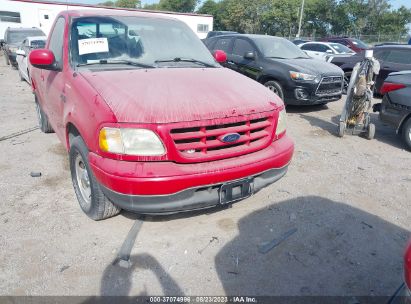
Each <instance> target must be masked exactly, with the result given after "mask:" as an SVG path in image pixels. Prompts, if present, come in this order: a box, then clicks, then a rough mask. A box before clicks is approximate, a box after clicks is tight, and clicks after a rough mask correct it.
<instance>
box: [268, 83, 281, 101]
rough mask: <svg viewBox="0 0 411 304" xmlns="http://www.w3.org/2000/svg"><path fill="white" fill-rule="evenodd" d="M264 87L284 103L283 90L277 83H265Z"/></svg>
mask: <svg viewBox="0 0 411 304" xmlns="http://www.w3.org/2000/svg"><path fill="white" fill-rule="evenodd" d="M264 86H265V87H266V88H268V89H269V90H270V91H272V92H273V93H274V94H276V95H277V96H278V97H280V98H281V99H282V100H283V101H284V93H283V88H282V87H281V85H280V84H279V83H278V82H277V81H274V80H269V81H267V82H266V83H264Z"/></svg>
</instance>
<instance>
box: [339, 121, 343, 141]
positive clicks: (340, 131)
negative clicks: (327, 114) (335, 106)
mask: <svg viewBox="0 0 411 304" xmlns="http://www.w3.org/2000/svg"><path fill="white" fill-rule="evenodd" d="M344 133H345V123H344V122H342V121H340V123H339V124H338V137H343V136H344Z"/></svg>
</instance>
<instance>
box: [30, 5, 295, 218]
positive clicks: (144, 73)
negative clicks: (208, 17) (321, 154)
mask: <svg viewBox="0 0 411 304" xmlns="http://www.w3.org/2000/svg"><path fill="white" fill-rule="evenodd" d="M225 59H226V54H224V53H223V52H221V51H220V52H216V53H215V58H213V56H212V55H211V54H210V53H209V52H208V50H207V48H206V47H205V46H204V44H203V43H202V42H201V41H200V40H199V39H198V37H197V36H196V34H195V33H194V32H193V31H192V30H191V29H190V28H189V27H188V26H187V25H186V24H185V23H183V22H182V21H178V20H175V19H173V18H170V17H167V16H153V14H148V13H143V12H131V11H111V10H106V11H97V10H95V11H94V10H93V11H92V10H84V11H70V10H69V11H63V12H61V13H60V14H59V15H58V16H57V18H56V20H55V23H54V25H53V28H52V30H51V33H50V35H49V38H48V41H47V44H46V48H45V49H36V50H33V51H31V53H30V56H29V60H30V63H31V65H32V66H33V68H32V70H31V75H32V86H33V91H34V94H35V101H36V107H37V111H38V119H39V125H40V128H41V130H42V131H44V132H53V131H55V132H56V134H57V136H58V137H59V138H60V140H61V141H62V142H63V144H64V145H65V147H66V148H67V150H68V151H69V163H70V170H71V176H72V181H73V186H74V190H75V193H76V195H77V199H78V201H79V203H80V206H81V208H82V209H83V211H84V212H85V213H86V214H87V215H88V216H89V217H90V218H92V219H95V220H100V219H104V218H107V217H110V216H113V215H115V214H117V213H118V212H119V211H120V208H123V209H127V210H131V211H134V212H139V213H150V214H153V213H173V212H180V211H187V210H193V209H202V208H208V207H214V206H217V205H226V204H231V203H233V202H236V201H238V200H241V199H243V198H246V197H248V196H250V195H252V193H253V192H255V191H258V190H260V189H261V188H263V187H265V186H267V185H268V184H271V183H273V182H275V181H276V180H278V179H279V178H281V177H282V176H283V175H284V174H285V173H286V171H287V166H288V164H289V162H290V161H291V157H292V154H293V150H294V145H293V142H292V140H291V139H290V138H289V137H288V136H287V134H286V126H285V123H286V121H285V119H286V112H285V107H284V104H283V102H282V101H281V99H280V98H278V96H276V95H275V94H273V93H272V92H270V91H269V90H267V89H266V88H264V87H263V86H262V85H260V84H258V83H256V82H254V81H251V80H250V79H247V78H246V77H244V76H242V75H240V74H238V73H235V72H233V71H230V70H228V69H224V68H222V67H221V66H220V64H219V63H218V62H222V61H224V60H225Z"/></svg>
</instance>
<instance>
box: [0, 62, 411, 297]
mask: <svg viewBox="0 0 411 304" xmlns="http://www.w3.org/2000/svg"><path fill="white" fill-rule="evenodd" d="M0 92H1V93H0V107H1V108H0V121H1V129H0V137H3V136H6V135H9V134H12V133H14V132H18V131H22V130H25V129H28V128H32V127H35V126H36V117H35V111H34V102H33V95H32V93H31V90H30V87H29V85H28V84H27V83H25V82H21V81H20V79H19V76H18V73H17V71H16V70H13V69H11V68H10V67H7V66H5V64H4V58H2V57H0ZM342 105H343V101H342V100H340V101H338V102H335V103H332V104H330V105H329V106H322V107H308V108H304V107H303V108H302V107H298V108H295V107H293V108H289V109H288V112H289V115H288V118H289V119H288V125H289V127H288V130H289V134H290V135H291V136H292V137H293V138H294V140H295V142H296V150H295V155H294V159H293V161H292V164H291V166H290V168H289V172H288V173H287V175H286V177H284V178H283V179H281V180H280V181H279V182H277V183H275V184H273V185H271V186H269V187H267V188H265V189H264V190H262V191H260V192H259V193H257V194H255V195H254V196H253V197H251V198H249V199H247V200H244V201H242V202H239V203H237V204H235V205H234V206H233V207H232V208H229V209H224V210H221V209H217V210H209V211H207V212H200V213H194V214H193V213H190V214H185V215H180V216H166V217H157V218H149V219H147V220H146V221H145V222H144V223H143V225H142V227H141V230H140V231H139V235H138V238H137V240H136V243H135V246H134V248H133V251H132V257H131V262H132V265H131V267H130V268H129V269H125V268H121V267H119V266H117V265H112V263H113V261H114V260H115V258H116V256H117V253H118V250H119V249H120V247H121V245H122V243H123V241H124V239H125V237H126V235H127V233H128V231H129V230H130V228H131V227H132V225H133V223H134V221H135V220H136V218H137V216H136V215H134V214H131V213H126V212H123V213H121V214H120V215H119V216H116V217H114V218H111V219H108V220H105V221H101V222H94V221H92V220H90V219H88V218H87V217H86V216H85V215H84V214H83V213H82V211H81V210H80V207H79V206H78V203H77V200H76V198H75V195H74V191H73V188H72V185H71V180H70V172H69V170H68V156H67V153H66V152H65V150H64V148H63V146H62V145H61V144H60V142H59V141H58V139H57V137H56V136H55V135H54V134H48V135H47V134H43V133H41V132H40V131H39V130H35V131H32V132H29V133H26V134H23V135H20V136H17V137H13V138H10V139H7V140H2V141H0V149H1V158H0V171H1V180H0V191H1V194H2V197H3V199H2V200H0V204H1V205H0V206H1V208H0V269H1V271H0V293H1V295H100V294H101V295H106V294H122V295H161V294H168V295H170V294H174V295H176V294H179V295H182V294H184V295H225V294H227V295H238V294H242V295H353V296H361V295H391V294H392V293H393V292H394V291H395V290H396V288H397V287H398V286H399V285H400V284H401V282H402V256H403V250H404V246H405V244H406V242H407V240H408V238H409V237H410V230H411V153H410V152H407V151H406V150H404V147H403V145H402V143H401V141H400V139H399V138H398V137H397V136H396V135H395V133H394V130H392V129H390V128H388V127H386V126H384V125H383V124H381V123H380V122H379V121H378V119H377V116H376V115H374V116H373V120H374V122H375V123H376V125H377V134H376V139H374V140H372V141H368V140H366V139H364V138H360V137H353V136H346V137H344V138H343V139H340V138H337V137H336V136H335V135H334V133H335V130H336V126H335V121H336V119H337V116H338V115H339V113H340V111H341V108H342ZM32 171H35V172H41V173H42V176H41V177H31V176H30V172H32ZM293 228H297V229H298V230H297V232H296V233H295V234H293V235H292V236H291V237H289V238H288V239H287V240H286V241H284V242H283V243H281V244H280V245H279V246H277V247H275V248H274V249H273V250H271V251H270V252H268V253H266V254H262V253H260V252H259V251H258V245H260V244H261V243H263V242H265V241H271V240H273V239H275V238H279V237H280V236H281V235H283V234H284V233H285V232H287V231H290V229H293Z"/></svg>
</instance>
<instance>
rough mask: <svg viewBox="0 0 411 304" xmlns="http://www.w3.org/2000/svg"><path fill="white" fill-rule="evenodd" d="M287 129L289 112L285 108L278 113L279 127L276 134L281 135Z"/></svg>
mask: <svg viewBox="0 0 411 304" xmlns="http://www.w3.org/2000/svg"><path fill="white" fill-rule="evenodd" d="M286 129H287V112H286V111H285V108H284V109H282V110H281V111H280V113H278V122H277V129H276V130H275V135H280V134H281V133H283V132H284V131H285V130H286Z"/></svg>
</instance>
